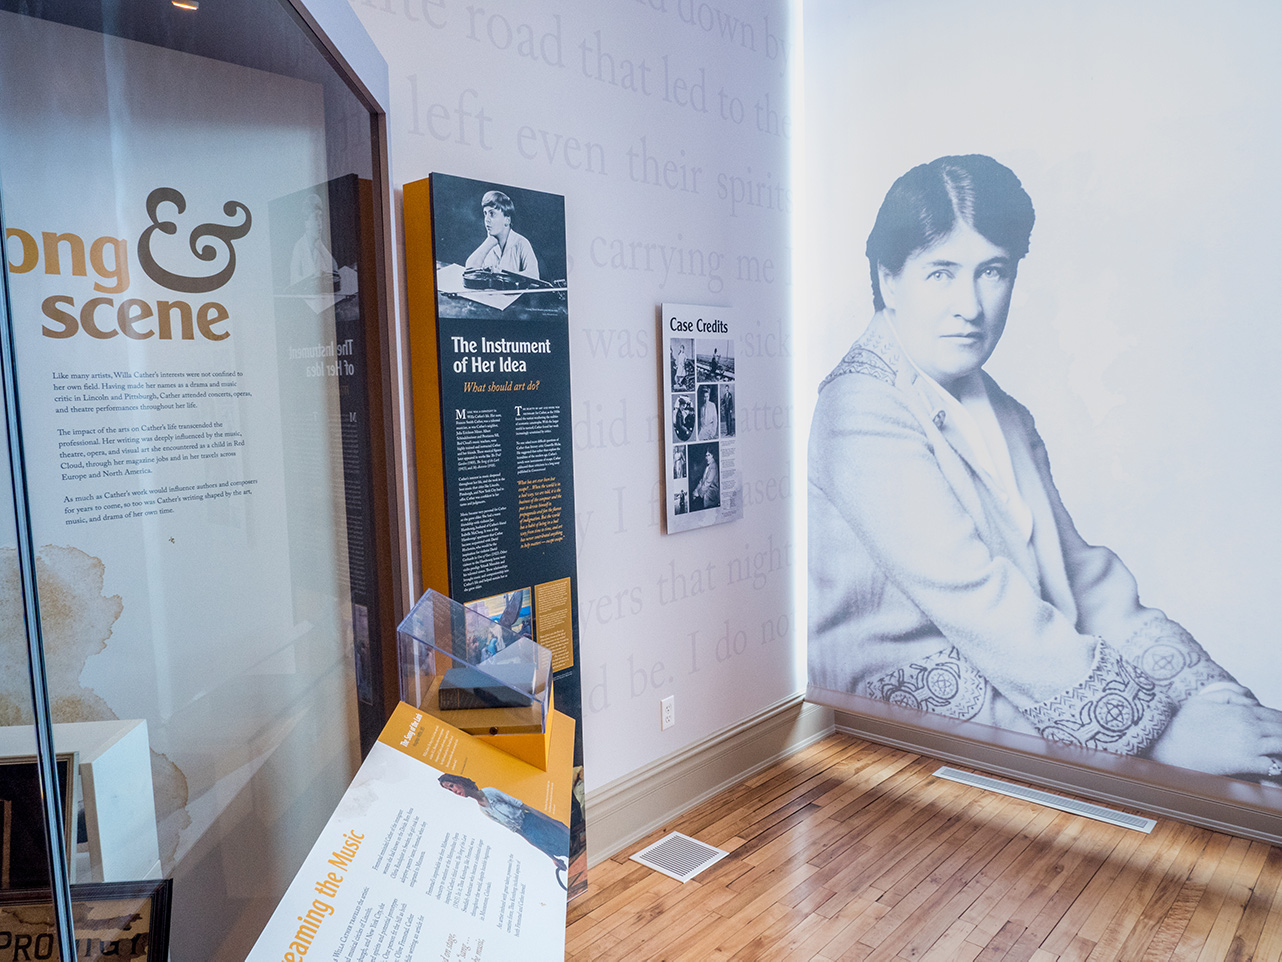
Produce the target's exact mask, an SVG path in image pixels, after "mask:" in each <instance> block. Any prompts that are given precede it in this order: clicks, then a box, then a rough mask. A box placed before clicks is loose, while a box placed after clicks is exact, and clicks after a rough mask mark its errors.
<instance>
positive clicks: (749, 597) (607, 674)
mask: <svg viewBox="0 0 1282 962" xmlns="http://www.w3.org/2000/svg"><path fill="white" fill-rule="evenodd" d="M353 8H354V9H355V10H356V12H357V14H358V15H359V17H360V19H361V21H362V22H363V23H364V25H365V27H366V29H367V30H368V31H369V32H370V35H371V36H372V37H373V39H374V41H375V43H376V44H377V45H378V47H379V49H380V50H381V52H382V54H383V56H384V57H386V59H387V62H388V66H389V69H390V72H391V104H392V106H391V111H390V114H389V139H390V142H391V154H392V165H393V183H394V186H395V187H397V188H398V189H399V187H400V186H401V185H402V184H404V183H406V182H408V181H412V180H417V179H419V178H422V177H426V176H427V175H428V174H430V173H432V172H434V171H440V172H442V173H450V174H458V175H461V176H466V177H473V178H478V179H483V180H493V181H497V182H500V183H508V184H514V185H519V186H523V187H530V188H535V189H538V190H544V191H550V192H554V193H559V194H564V195H565V198H566V219H567V241H568V251H569V255H570V260H569V264H570V267H569V281H570V290H571V293H570V329H571V345H572V352H573V353H572V365H573V375H572V377H573V405H574V457H575V498H576V501H577V513H578V518H577V531H578V547H579V600H580V629H581V659H582V673H583V674H582V677H583V692H584V740H585V762H586V769H587V784H588V788H589V790H591V789H592V788H593V787H595V786H601V785H604V784H606V783H608V782H610V781H612V780H615V779H617V778H619V777H621V776H624V775H626V774H628V773H629V772H633V771H635V770H637V769H638V768H641V767H643V766H645V765H646V764H649V763H651V762H653V761H654V760H656V759H659V758H662V757H664V756H666V755H669V754H671V753H673V752H676V751H679V750H681V749H682V748H684V747H686V746H688V745H690V744H692V743H694V742H696V741H699V740H700V739H702V738H704V737H706V736H707V735H709V734H711V733H714V732H717V731H720V730H722V729H724V728H727V727H729V726H731V725H733V724H734V723H735V722H737V721H740V720H742V719H744V718H747V717H748V716H750V715H753V714H754V713H756V712H758V711H760V710H761V709H762V708H764V707H766V706H768V705H771V704H773V703H775V702H777V701H779V700H780V699H782V698H784V697H786V696H788V695H790V694H792V693H794V692H796V691H797V690H799V689H800V687H801V685H802V681H801V678H800V676H799V674H798V671H797V668H796V661H797V659H796V652H797V640H796V638H797V634H796V619H795V617H794V601H793V592H792V577H793V572H794V570H795V567H794V566H795V564H796V562H795V557H794V546H793V544H792V541H793V537H792V533H791V530H792V528H791V522H790V511H791V501H792V497H791V496H792V486H791V481H790V470H791V463H790V445H791V437H792V435H791V431H792V428H793V424H794V416H793V411H792V407H791V385H790V364H791V342H790V327H791V322H790V314H789V302H790V297H791V282H790V277H789V273H788V272H789V264H790V250H789V212H788V206H789V191H790V189H791V187H790V183H789V166H788V156H789V151H790V134H791V117H790V116H789V106H788V83H787V71H788V66H789V63H788V61H789V56H790V54H791V49H792V48H791V46H790V37H789V34H788V23H787V19H788V18H787V4H786V3H785V2H784V0H751V2H740V0H706V2H705V0H615V2H611V3H606V2H585V0H525V2H516V0H487V2H484V3H472V2H464V0H356V2H355V3H354V4H353ZM656 181H657V183H656ZM749 194H751V196H749ZM664 301H680V302H687V303H696V304H709V305H716V306H727V307H733V308H735V309H736V312H737V317H738V318H739V319H740V321H741V327H742V330H743V331H744V334H743V336H741V337H740V338H739V342H738V344H737V345H736V352H735V353H736V360H737V366H738V370H737V375H738V384H739V388H738V390H739V405H738V409H739V417H738V427H739V433H740V438H739V451H740V454H739V464H740V470H741V472H742V475H743V478H744V485H745V505H746V506H745V509H744V517H743V518H742V520H740V521H736V522H734V523H732V524H727V525H722V526H719V527H717V528H712V529H706V530H701V531H695V532H687V533H682V534H677V535H672V536H668V535H665V534H663V533H662V529H661V522H660V518H661V516H662V513H663V512H662V505H663V501H662V472H663V452H662V445H661V443H660V441H661V438H662V422H661V420H660V398H661V391H660V383H661V382H660V373H661V369H660V364H659V360H658V358H657V357H656V345H657V344H658V338H657V333H658V332H657V323H658V306H659V304H661V303H662V302H664ZM669 694H672V695H675V698H676V718H677V722H676V725H675V727H673V728H671V729H669V730H668V731H666V732H660V730H659V700H660V698H661V697H663V696H666V695H669Z"/></svg>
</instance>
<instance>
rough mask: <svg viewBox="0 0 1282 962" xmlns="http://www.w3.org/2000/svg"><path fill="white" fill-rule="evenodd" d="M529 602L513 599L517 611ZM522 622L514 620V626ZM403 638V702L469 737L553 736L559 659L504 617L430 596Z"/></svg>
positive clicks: (401, 632)
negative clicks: (549, 730)
mask: <svg viewBox="0 0 1282 962" xmlns="http://www.w3.org/2000/svg"><path fill="white" fill-rule="evenodd" d="M522 595H523V593H522V592H512V595H511V597H512V600H513V603H514V604H515V605H519V604H520V603H521V600H522ZM519 614H520V612H519V610H517V611H515V612H514V617H513V619H512V621H513V622H514V623H515V622H516V619H517V617H519ZM527 624H528V622H527ZM397 635H398V637H397V647H398V649H399V653H400V669H401V700H402V701H406V702H409V703H410V704H411V705H413V706H415V707H416V708H420V709H422V710H423V711H426V712H429V713H430V714H432V715H435V716H436V717H438V718H440V719H441V720H442V721H444V722H448V723H449V724H451V725H453V726H454V727H455V728H458V729H460V730H462V731H465V732H467V733H468V734H469V735H532V734H542V733H543V732H544V731H545V730H546V728H547V720H548V708H549V707H550V705H551V701H552V652H551V651H549V650H548V649H547V648H544V647H543V646H542V645H539V644H536V643H535V642H534V640H533V639H532V638H530V636H529V635H528V634H517V633H516V632H515V631H513V630H512V629H511V628H510V627H508V625H507V624H504V619H503V618H502V617H501V616H500V618H497V619H495V618H490V617H487V616H486V615H485V614H483V613H482V612H480V611H478V610H476V609H475V608H473V607H465V606H463V605H461V604H459V603H458V602H457V601H454V600H453V599H451V598H448V597H446V596H445V595H443V594H440V593H438V592H436V591H433V590H430V589H429V590H428V591H427V593H426V594H424V595H423V597H422V598H420V599H419V600H418V602H417V603H416V604H415V605H414V607H413V608H411V609H410V613H409V614H408V615H406V616H405V620H404V621H402V622H401V625H400V628H399V629H398V632H397Z"/></svg>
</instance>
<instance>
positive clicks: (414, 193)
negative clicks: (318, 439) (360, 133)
mask: <svg viewBox="0 0 1282 962" xmlns="http://www.w3.org/2000/svg"><path fill="white" fill-rule="evenodd" d="M403 203H404V215H403V216H404V224H405V277H406V288H407V292H406V293H407V298H406V304H405V308H406V318H407V320H408V322H409V340H410V367H411V370H412V372H413V373H412V377H411V383H412V385H413V398H414V457H415V461H416V462H417V474H418V491H417V494H418V531H419V550H420V552H421V553H422V584H421V585H419V593H420V594H421V593H422V592H424V591H426V590H427V589H428V588H434V589H436V590H437V591H439V592H440V593H441V594H444V595H448V594H449V591H450V585H449V581H450V578H449V555H448V548H447V545H448V542H447V539H446V527H445V526H446V519H445V465H444V457H443V452H442V429H441V384H440V371H439V369H438V367H437V344H436V261H435V258H434V256H433V245H432V196H431V189H430V178H424V179H423V180H416V181H412V182H410V183H407V184H406V185H405V186H404V188H403Z"/></svg>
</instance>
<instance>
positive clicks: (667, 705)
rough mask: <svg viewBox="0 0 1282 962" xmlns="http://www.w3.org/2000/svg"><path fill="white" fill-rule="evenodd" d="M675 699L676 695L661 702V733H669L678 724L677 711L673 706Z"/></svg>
mask: <svg viewBox="0 0 1282 962" xmlns="http://www.w3.org/2000/svg"><path fill="white" fill-rule="evenodd" d="M675 698H676V696H675V695H669V696H668V697H667V698H663V699H660V701H659V731H667V730H668V729H669V728H671V727H672V726H673V725H675V724H676V721H677V709H676V706H675V705H674V704H673V701H674V699H675Z"/></svg>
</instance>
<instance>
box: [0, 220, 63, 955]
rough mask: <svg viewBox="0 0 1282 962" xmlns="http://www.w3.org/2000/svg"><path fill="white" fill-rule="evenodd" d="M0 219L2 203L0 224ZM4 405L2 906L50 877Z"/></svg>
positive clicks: (0, 414) (0, 290)
mask: <svg viewBox="0 0 1282 962" xmlns="http://www.w3.org/2000/svg"><path fill="white" fill-rule="evenodd" d="M3 222H4V217H3V208H2V207H0V225H3ZM4 281H5V278H3V277H0V322H3V323H5V324H7V323H8V320H9V302H8V298H7V295H6V291H5V288H6V286H7V285H6V284H5V283H4ZM6 407H7V406H6V405H5V404H4V402H3V399H0V664H3V666H4V667H3V671H0V906H3V905H4V904H6V903H8V902H9V901H10V900H11V899H12V898H13V897H14V896H15V894H16V893H17V892H19V891H21V890H24V889H47V888H48V887H49V886H50V884H51V880H50V862H49V835H50V832H49V831H48V824H47V823H48V818H47V812H48V811H49V810H50V809H49V808H47V807H46V805H45V797H46V796H45V792H44V790H43V789H42V786H41V777H40V771H39V767H38V760H37V755H38V750H37V739H36V727H35V717H36V714H35V706H34V699H33V691H32V673H31V660H30V647H29V642H28V639H27V626H26V619H25V617H24V608H25V604H24V591H23V566H22V565H21V563H20V559H19V555H18V534H17V527H16V516H15V514H14V492H13V488H12V487H11V482H10V478H11V469H10V458H9V452H10V448H9V441H8V429H7V423H6V422H7V414H6ZM55 769H56V770H57V772H58V775H59V789H58V791H56V792H55V793H54V795H53V799H54V804H53V806H52V809H53V810H56V811H57V812H58V813H59V817H60V819H61V822H62V829H63V831H62V836H61V837H62V838H63V839H69V838H71V837H74V821H73V819H74V812H75V806H76V802H77V799H78V798H79V784H78V781H77V780H76V777H75V776H76V768H75V764H74V759H72V758H70V757H59V758H58V759H56V761H55ZM64 789H65V790H64ZM2 912H3V909H2V908H0V913H2ZM50 934H51V935H52V933H50ZM50 948H51V949H52V942H51V943H50Z"/></svg>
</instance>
